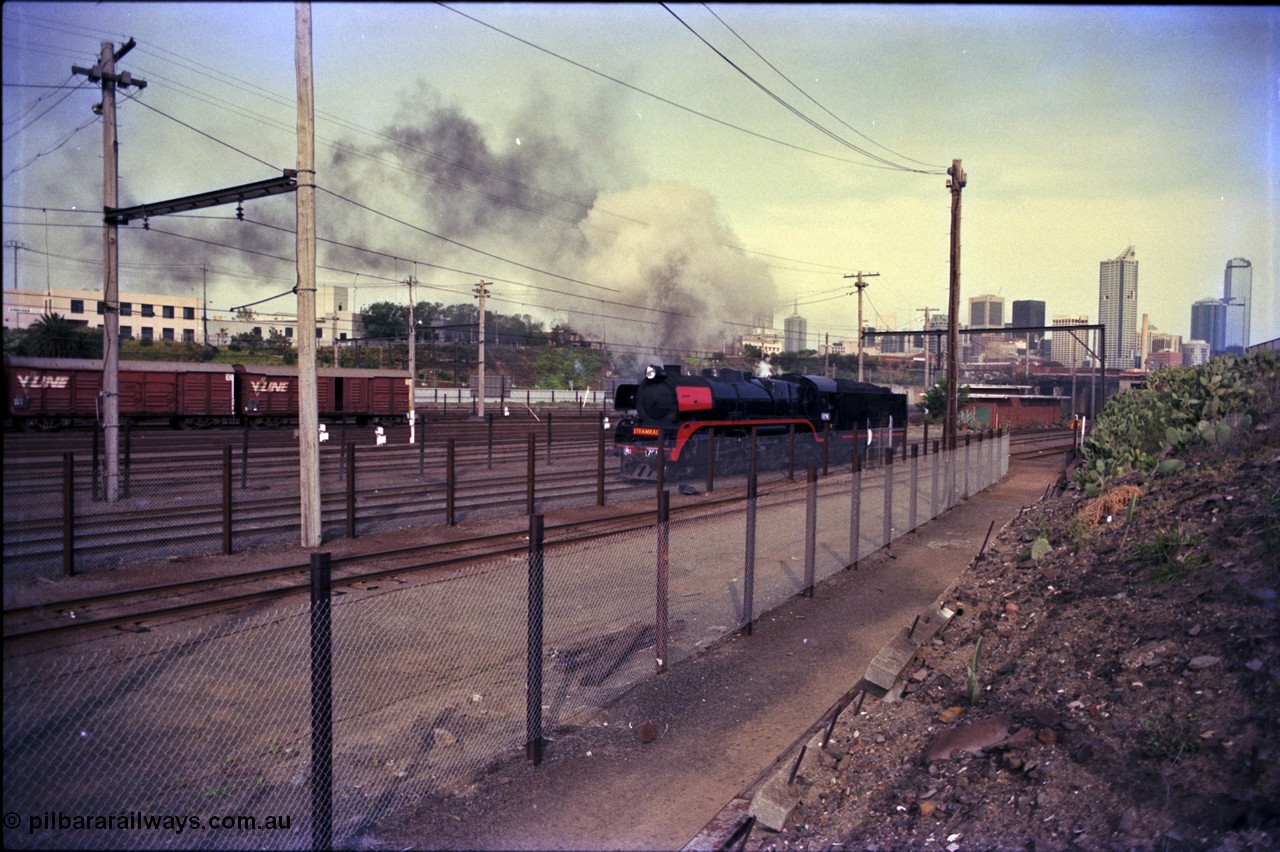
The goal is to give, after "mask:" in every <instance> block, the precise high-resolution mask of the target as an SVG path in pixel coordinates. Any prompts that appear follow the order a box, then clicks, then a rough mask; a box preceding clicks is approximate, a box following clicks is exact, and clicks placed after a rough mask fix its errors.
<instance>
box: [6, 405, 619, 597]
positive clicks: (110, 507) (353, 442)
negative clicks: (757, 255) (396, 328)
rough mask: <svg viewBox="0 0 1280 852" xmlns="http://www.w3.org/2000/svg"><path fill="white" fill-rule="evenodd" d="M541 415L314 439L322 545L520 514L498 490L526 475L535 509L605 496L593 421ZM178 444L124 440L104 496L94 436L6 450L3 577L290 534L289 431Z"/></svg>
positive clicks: (167, 437)
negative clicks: (440, 429)
mask: <svg viewBox="0 0 1280 852" xmlns="http://www.w3.org/2000/svg"><path fill="white" fill-rule="evenodd" d="M542 417H543V421H540V422H537V423H536V424H535V425H534V426H532V427H531V426H529V425H528V424H521V425H520V427H519V428H518V429H517V428H513V427H515V426H516V424H512V423H503V422H502V421H501V420H499V423H498V427H497V428H496V429H495V427H494V422H493V419H492V418H491V419H490V421H489V423H488V428H487V429H486V428H485V426H484V425H483V424H482V425H479V426H478V427H477V428H475V429H472V430H471V434H470V436H469V437H467V438H463V439H456V440H455V439H446V438H444V437H440V436H438V435H436V434H433V432H434V428H431V429H429V428H428V427H427V426H426V425H423V426H422V427H421V428H420V429H419V434H418V436H417V438H418V439H417V441H416V442H415V443H414V444H410V443H409V442H408V429H407V427H404V426H398V427H386V428H382V427H373V426H362V427H355V426H351V427H349V428H348V427H346V426H333V427H330V428H329V429H327V430H326V431H325V433H323V434H327V435H328V436H329V437H328V439H327V440H323V441H322V442H321V443H320V490H321V522H322V533H323V535H324V538H325V540H332V539H334V538H340V537H344V536H346V537H351V536H358V535H367V534H370V533H375V532H381V531H386V530H393V529H402V528H406V527H411V526H421V525H426V524H441V523H452V522H457V521H459V520H462V519H464V518H482V517H492V516H495V515H497V514H511V513H520V512H522V511H524V510H525V509H526V503H527V498H526V494H525V490H524V489H523V488H522V487H520V488H517V489H515V490H513V491H511V494H510V495H509V496H507V497H506V498H500V497H499V496H498V495H497V491H498V490H500V489H503V488H507V489H509V488H510V485H509V483H510V481H511V480H512V479H513V478H514V479H521V478H524V477H527V475H528V472H529V470H530V469H533V471H534V477H535V483H534V484H535V486H536V489H537V493H536V494H535V499H536V501H537V503H538V508H541V509H546V508H549V507H553V506H554V507H560V506H566V505H573V504H574V503H578V504H582V503H590V502H594V501H598V500H602V499H604V487H603V483H602V484H601V487H600V488H599V489H596V488H595V487H594V483H595V478H599V479H601V480H603V479H604V476H603V475H604V474H606V473H607V472H608V473H611V472H612V471H611V468H609V467H608V465H609V463H611V462H612V458H609V457H607V456H606V455H605V454H604V453H601V452H599V451H600V450H601V449H602V448H603V444H602V443H601V442H600V440H599V439H600V437H602V436H603V435H604V430H603V429H601V428H600V425H599V424H600V423H601V418H600V417H598V416H596V415H594V414H591V415H590V416H582V417H579V416H573V415H570V416H564V415H562V416H560V417H558V418H555V423H554V426H555V430H556V431H555V434H554V436H553V431H552V425H553V424H552V415H551V414H549V413H546V412H544V413H543V415H542ZM379 430H381V431H379ZM526 430H527V433H526ZM96 437H98V436H95V438H96ZM144 437H145V438H146V439H148V440H143V438H144ZM177 437H178V436H177V435H176V434H175V433H164V432H159V433H158V432H155V431H153V432H151V433H150V434H147V435H145V436H142V435H140V436H137V437H136V438H134V439H132V440H131V441H130V442H126V443H125V446H127V447H129V451H128V452H127V453H123V454H122V460H121V465H120V472H119V475H118V478H117V482H116V488H115V494H116V499H115V500H114V501H108V500H107V499H106V498H107V483H106V481H105V474H104V465H103V461H102V458H101V450H100V448H99V447H98V446H97V442H95V444H94V446H93V448H90V449H88V450H86V449H84V448H83V447H80V448H78V449H77V451H75V452H66V453H64V452H58V451H56V450H54V451H47V450H46V451H41V452H40V453H38V454H37V453H35V452H33V451H30V450H26V449H24V452H22V453H21V454H19V453H17V452H15V453H13V454H12V455H11V456H10V458H7V459H6V468H5V477H4V545H3V552H4V565H5V575H6V577H7V578H14V577H35V576H42V575H43V576H50V575H54V574H58V573H65V574H72V573H90V572H94V571H100V570H104V569H109V568H113V567H118V566H120V565H123V564H127V563H132V562H142V561H150V560H169V561H173V562H180V561H184V560H186V559H191V558H195V557H201V556H209V555H215V554H219V553H238V552H242V551H247V550H255V549H259V548H264V547H280V546H288V545H292V544H295V543H296V542H297V541H298V540H299V539H300V536H301V528H300V519H299V518H300V510H299V505H300V490H299V489H300V485H299V474H298V448H297V440H296V437H294V438H293V440H292V441H290V440H289V434H288V432H284V431H268V430H244V431H243V433H237V432H235V431H233V430H217V431H214V432H210V433H209V434H208V435H207V436H202V437H204V438H205V440H204V442H203V443H201V442H199V441H193V440H191V439H190V438H189V437H188V438H186V439H185V440H183V441H182V442H181V443H176V442H175V439H176V438H177ZM130 444H132V446H129V445H130ZM588 481H589V485H590V487H588V486H584V485H583V484H582V483H584V482H588ZM611 484H612V483H611Z"/></svg>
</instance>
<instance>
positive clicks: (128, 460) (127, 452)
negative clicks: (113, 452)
mask: <svg viewBox="0 0 1280 852" xmlns="http://www.w3.org/2000/svg"><path fill="white" fill-rule="evenodd" d="M132 468H133V418H132V417H127V418H125V421H124V476H123V477H122V478H121V482H120V485H121V488H120V496H121V497H128V496H129V473H130V471H131V470H132Z"/></svg>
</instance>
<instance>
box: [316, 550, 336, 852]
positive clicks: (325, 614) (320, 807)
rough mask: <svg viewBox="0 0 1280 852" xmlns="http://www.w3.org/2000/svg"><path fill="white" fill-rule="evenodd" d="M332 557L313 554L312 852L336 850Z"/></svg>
mask: <svg viewBox="0 0 1280 852" xmlns="http://www.w3.org/2000/svg"><path fill="white" fill-rule="evenodd" d="M329 568H330V564H329V554H328V553H313V554H311V848H312V849H315V850H321V849H332V848H333V658H332V656H331V652H332V647H333V634H332V632H331V624H330V618H329V593H330V583H329Z"/></svg>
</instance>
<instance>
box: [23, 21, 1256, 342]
mask: <svg viewBox="0 0 1280 852" xmlns="http://www.w3.org/2000/svg"><path fill="white" fill-rule="evenodd" d="M295 11H296V8H295V5H294V4H289V3H225V4H223V3H145V4H144V3H138V4H132V3H110V2H103V3H93V4H87V3H86V4H78V3H44V2H39V3H31V2H7V3H5V4H4V6H3V10H2V15H3V21H2V23H3V83H4V86H3V98H4V101H3V107H4V108H3V116H4V119H3V121H4V130H3V132H4V136H3V176H4V177H3V199H4V226H3V231H4V242H5V248H4V254H3V256H2V260H3V262H2V263H0V269H2V270H3V275H2V278H3V283H4V288H5V289H6V290H8V289H11V288H13V287H14V282H15V266H16V276H17V279H18V282H19V283H20V284H21V285H22V287H23V288H24V289H42V288H43V287H45V286H53V287H59V286H65V287H83V288H92V289H97V288H100V287H101V286H102V269H101V264H102V228H101V219H100V216H101V212H100V211H101V209H102V198H103V187H102V183H103V162H102V158H103V141H102V138H103V136H102V123H101V119H100V118H99V117H98V116H96V115H95V114H94V112H93V109H92V108H93V107H94V105H95V104H98V103H99V102H100V100H101V89H100V86H98V85H96V84H92V83H89V82H88V81H87V79H86V77H85V76H83V75H77V74H73V73H72V66H79V67H82V68H89V67H92V66H93V64H94V63H95V61H96V59H97V56H98V54H99V51H100V45H101V43H102V42H110V43H111V44H112V45H113V48H114V49H115V50H117V51H118V50H120V48H121V47H122V46H123V45H124V44H125V43H126V42H127V41H128V40H129V39H131V38H132V39H134V40H135V42H136V44H135V46H134V47H132V48H131V49H130V50H129V51H128V52H127V53H126V54H125V55H123V56H122V58H121V59H120V61H119V63H118V66H117V71H118V72H120V71H128V72H130V74H132V76H133V77H134V78H135V79H142V80H145V81H146V83H147V85H146V87H145V88H143V89H139V88H138V87H136V86H133V87H128V88H124V89H121V90H120V91H119V92H118V109H117V121H118V134H119V174H120V178H119V204H120V206H130V205H136V204H142V203H147V202H156V201H162V200H165V199H171V198H176V197H181V196H185V195H189V194H194V193H201V192H207V191H211V190H215V189H222V188H226V187H231V186H236V185H240V184H244V183H251V182H255V181H259V180H264V179H267V178H272V177H276V176H279V175H280V174H281V171H282V170H283V169H289V168H294V167H295V165H296V163H297V159H298V142H297V133H296V126H297V107H296V104H297V75H296V69H295V42H296V27H295ZM310 13H311V21H312V55H313V56H312V67H313V73H314V92H315V110H316V124H315V134H316V151H317V154H316V185H317V187H318V189H317V193H316V207H317V236H318V239H319V241H320V244H319V258H318V266H319V269H318V271H317V278H318V281H319V283H320V284H321V285H336V286H345V287H349V288H352V290H351V295H350V297H349V298H350V302H351V304H352V305H353V306H356V307H359V306H361V305H367V304H370V303H373V302H378V301H406V300H407V298H408V288H407V285H406V284H405V282H406V280H407V279H409V278H410V277H412V278H413V279H414V280H415V281H416V282H417V286H416V287H415V300H417V301H422V300H425V301H435V302H442V303H444V304H455V303H462V302H471V300H472V293H473V289H474V287H475V285H476V284H477V282H479V281H481V280H484V281H486V282H490V283H489V286H488V290H489V293H490V302H489V304H488V307H490V308H491V309H492V310H495V311H498V312H501V313H505V314H528V315H529V316H530V317H532V318H533V319H535V320H537V321H540V322H543V323H544V324H545V325H546V327H548V328H550V327H551V326H552V325H554V324H556V323H567V324H569V325H571V326H573V327H574V328H576V329H578V330H581V331H583V332H585V333H587V334H588V335H590V336H591V337H594V338H596V339H604V340H606V341H608V342H610V343H611V344H616V345H619V346H633V347H637V348H641V349H642V348H644V347H650V346H651V347H655V348H656V347H658V346H665V347H684V348H688V349H690V350H715V349H719V348H722V347H723V345H724V343H725V342H726V341H727V340H729V339H730V338H732V337H735V336H736V335H738V334H741V333H743V332H744V331H747V330H749V327H750V326H751V325H752V324H753V321H754V320H755V318H756V317H759V316H772V317H773V322H774V325H775V326H776V327H777V328H778V329H781V328H782V325H783V320H784V318H785V317H788V316H790V315H792V314H793V313H799V314H800V315H801V316H803V317H805V319H806V320H807V325H808V331H809V343H810V345H811V346H813V347H815V348H816V347H817V346H819V345H820V344H821V343H822V341H823V339H824V338H825V337H826V336H829V337H830V339H831V340H832V341H835V340H840V339H847V338H849V337H850V336H851V335H852V332H853V330H854V328H855V326H856V322H857V320H856V318H857V300H856V297H855V296H854V295H853V287H852V286H851V285H852V279H851V278H850V276H853V275H854V274H856V273H858V272H862V273H867V274H869V275H868V277H867V278H866V279H865V280H866V281H867V283H868V286H867V287H866V289H865V290H864V304H863V313H864V319H865V321H866V323H867V324H869V325H874V326H876V327H878V328H889V329H897V330H906V329H910V328H919V327H920V326H921V324H922V322H923V317H924V313H923V309H925V308H928V309H930V312H931V313H939V312H945V311H946V308H947V304H948V287H949V274H950V228H951V193H950V191H949V189H948V188H947V184H946V170H947V168H948V167H949V166H951V164H952V162H953V161H955V160H960V161H961V164H962V168H963V170H964V172H965V174H966V176H967V184H966V186H965V189H964V191H963V193H962V195H961V216H962V220H961V226H960V238H961V239H960V242H961V253H960V288H961V289H960V303H961V319H962V321H967V319H968V299H969V298H970V297H973V296H978V295H986V294H995V295H999V296H1003V297H1004V298H1005V299H1006V300H1007V301H1006V305H1007V306H1008V307H1007V310H1009V309H1011V304H1012V302H1013V301H1014V300H1018V299H1032V300H1041V301H1044V302H1045V303H1046V315H1047V319H1051V318H1052V317H1053V316H1056V315H1063V314H1078V315H1084V316H1087V317H1088V318H1089V321H1090V322H1097V321H1098V275H1099V264H1100V263H1101V262H1102V261H1104V260H1109V259H1112V258H1115V257H1118V256H1119V255H1121V254H1122V253H1123V252H1124V251H1125V250H1126V248H1127V247H1129V246H1133V247H1134V250H1135V253H1136V257H1137V260H1138V262H1139V282H1138V311H1139V313H1140V314H1147V315H1149V317H1150V322H1151V324H1152V325H1153V326H1155V327H1156V328H1158V329H1159V330H1161V331H1165V332H1170V333H1174V334H1180V335H1183V336H1184V337H1187V336H1189V332H1190V315H1191V304H1192V303H1193V302H1195V301H1196V300H1199V299H1203V298H1210V297H1212V298H1220V297H1221V296H1222V295H1223V292H1222V291H1223V271H1224V268H1225V266H1226V263H1227V261H1228V260H1230V259H1231V258H1236V257H1243V258H1246V259H1248V260H1250V261H1251V262H1252V264H1253V301H1254V304H1253V305H1252V307H1251V318H1252V334H1251V337H1252V340H1251V342H1253V343H1257V342H1261V341H1266V340H1271V339H1274V338H1276V337H1280V296H1278V293H1277V291H1278V289H1280V288H1278V287H1277V280H1278V277H1277V276H1278V272H1277V264H1278V263H1280V222H1278V221H1277V210H1280V11H1277V10H1276V9H1274V8H1269V7H1212V8H1209V7H1203V8H1201V7H1188V6H1178V7H1167V8H1166V7H1137V6H1120V7H1087V6H1071V7H1052V6H968V5H960V6H953V5H941V6H926V5H908V6H896V5H883V6H881V5H843V4H822V5H805V4H785V5H769V4H746V5H735V4H728V5H721V4H710V5H691V4H671V5H669V6H663V5H647V4H646V5H639V4H601V5H596V4H525V3H516V4H492V3H483V4H465V3H464V4H446V5H437V4H425V3H422V4H419V3H396V4H385V5H384V4H375V3H360V4H346V3H315V4H312V5H311V6H310ZM295 221H296V220H295V198H294V196H293V195H288V194H286V195H280V196H276V197H273V198H268V199H261V200H255V201H250V202H246V203H245V204H244V205H243V219H239V218H238V217H237V215H236V210H235V209H234V207H233V206H230V205H228V206H223V207H217V208H211V209H207V210H203V211H199V212H198V213H192V214H185V215H172V216H164V217H156V218H153V219H151V220H149V221H148V222H147V223H146V224H145V226H144V224H143V223H142V222H140V221H139V222H135V223H133V224H131V225H129V226H127V227H123V228H121V230H120V265H121V288H122V291H123V292H128V291H130V290H138V291H146V292H173V293H179V294H185V295H198V294H199V293H200V292H201V290H200V288H201V287H202V286H204V287H207V294H208V301H209V309H210V311H211V313H213V312H216V311H229V310H230V309H231V308H234V307H238V306H242V305H247V304H253V305H255V310H259V311H275V312H282V313H293V312H294V310H295V304H296V303H295V300H294V296H293V295H292V294H291V293H290V290H291V288H292V286H293V283H294V281H295V276H296V272H295V267H294V265H293V258H294V235H293V228H294V223H295ZM14 243H18V244H19V246H18V247H17V248H14ZM872 273H874V276H871V275H870V274H872Z"/></svg>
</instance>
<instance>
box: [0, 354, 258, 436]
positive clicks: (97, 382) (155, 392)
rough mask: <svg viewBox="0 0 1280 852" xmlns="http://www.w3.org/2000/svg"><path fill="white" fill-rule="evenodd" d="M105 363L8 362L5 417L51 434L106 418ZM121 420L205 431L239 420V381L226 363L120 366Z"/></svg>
mask: <svg viewBox="0 0 1280 852" xmlns="http://www.w3.org/2000/svg"><path fill="white" fill-rule="evenodd" d="M102 370H103V362H102V361H101V360H88V359H69V358H22V357H6V358H5V370H4V376H5V400H6V403H5V404H6V408H5V414H6V416H7V417H8V418H9V419H10V420H11V421H12V422H13V424H14V425H15V426H17V427H19V428H22V429H32V430H46V431H52V430H57V429H62V428H65V427H67V426H72V425H87V424H90V423H93V422H94V421H97V420H100V419H101V418H102V408H103V400H102ZM119 377H120V379H119V389H120V417H121V418H122V419H123V418H127V419H129V420H134V421H164V422H167V423H168V424H169V425H171V426H174V427H180V426H181V427H188V428H196V427H207V426H213V425H217V424H219V423H229V422H233V421H234V420H235V418H236V402H235V377H234V374H233V372H232V370H231V368H230V367H228V366H227V365H226V364H201V363H170V362H166V361H122V362H120V368H119Z"/></svg>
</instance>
